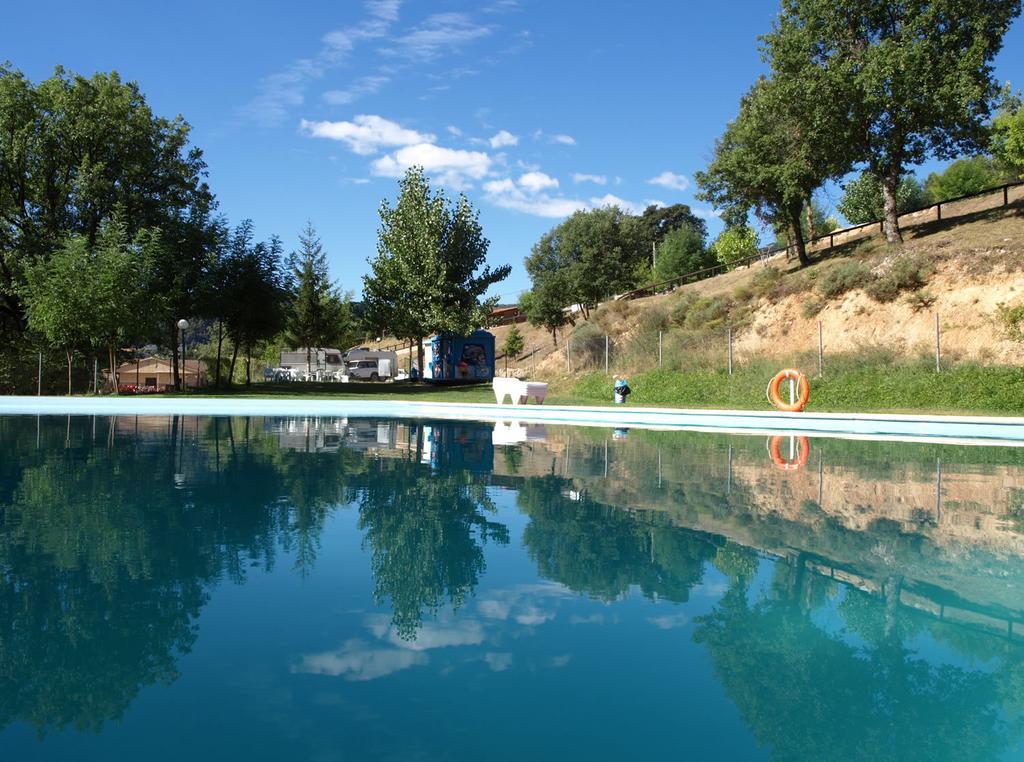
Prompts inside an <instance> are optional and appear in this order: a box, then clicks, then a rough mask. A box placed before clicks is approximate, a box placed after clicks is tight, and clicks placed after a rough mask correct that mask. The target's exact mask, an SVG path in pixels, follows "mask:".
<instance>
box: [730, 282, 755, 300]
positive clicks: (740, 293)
mask: <svg viewBox="0 0 1024 762" xmlns="http://www.w3.org/2000/svg"><path fill="white" fill-rule="evenodd" d="M732 298H733V300H734V301H736V302H749V301H750V300H751V299H753V298H754V292H753V291H752V290H751V289H749V288H747V287H746V286H740V287H739V288H736V289H734V290H733V292H732Z"/></svg>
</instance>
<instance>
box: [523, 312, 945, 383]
mask: <svg viewBox="0 0 1024 762" xmlns="http://www.w3.org/2000/svg"><path fill="white" fill-rule="evenodd" d="M925 322H927V327H925V326H924V323H925ZM943 331H944V328H943V323H942V319H941V316H940V315H939V313H938V312H932V313H928V314H922V315H921V316H920V318H919V319H918V325H917V330H916V331H915V337H916V341H914V342H913V343H908V342H904V343H902V344H899V343H892V342H886V340H885V339H884V338H881V339H875V338H874V337H873V336H872V335H871V334H870V332H869V331H865V332H864V335H863V336H860V337H857V336H853V335H851V333H850V332H849V330H848V329H844V330H842V331H841V332H838V331H835V330H834V329H833V330H831V331H830V330H829V329H826V327H825V324H824V322H823V321H821V320H818V321H814V322H810V323H807V324H805V325H804V326H801V327H800V328H799V329H796V332H790V333H788V334H787V335H786V336H785V339H784V341H775V342H768V343H770V344H771V350H770V351H768V352H766V351H765V350H764V344H765V341H764V340H762V341H760V342H757V343H752V342H751V336H750V332H749V329H747V330H746V331H745V332H744V333H743V334H740V332H739V331H738V330H736V329H735V328H734V327H733V326H729V325H725V326H721V327H718V328H713V329H709V330H703V331H696V332H689V331H666V330H659V331H650V332H644V333H637V334H632V335H625V336H622V335H619V336H616V335H613V334H609V333H605V332H602V331H601V330H600V329H598V328H597V327H596V326H584V327H583V330H577V331H575V332H574V333H573V334H571V335H569V336H568V337H566V338H565V339H564V340H563V341H562V342H561V344H560V347H559V349H558V352H557V356H558V358H559V360H558V361H559V363H560V364H561V367H560V368H558V369H557V370H559V371H564V372H565V373H566V374H580V373H592V372H597V373H604V374H606V375H617V374H623V375H628V374H634V373H641V372H647V371H651V370H656V369H659V368H661V369H666V370H673V371H681V372H691V371H692V372H699V371H712V372H725V373H726V374H727V375H732V374H733V373H735V372H740V371H742V370H743V369H745V368H746V367H749V366H752V365H757V366H760V365H763V364H765V363H771V364H777V365H779V367H780V368H781V367H785V366H786V365H789V366H793V367H798V368H799V369H800V370H801V371H803V372H804V373H806V374H807V375H811V376H816V377H822V376H825V375H827V374H828V373H829V371H830V370H838V367H831V368H830V360H832V361H833V362H836V361H839V360H842V365H843V368H846V367H847V366H849V364H850V362H851V358H854V359H853V360H852V361H853V362H854V364H857V363H863V362H865V361H870V362H878V363H893V362H897V361H899V360H913V361H916V362H920V363H925V362H926V363H927V364H928V365H929V366H930V367H934V371H935V372H936V373H939V372H941V371H943V370H947V369H950V368H951V367H952V366H953V365H954V364H955V363H956V362H958V361H959V360H960V359H961V354H960V353H959V352H948V351H947V350H946V349H945V347H944V345H943V340H944V337H943ZM858 338H860V339H861V341H859V342H858V341H857V339H858ZM517 366H518V369H519V371H520V372H523V371H527V372H528V371H529V370H530V368H529V366H528V365H524V364H523V363H522V362H519V363H517ZM547 368H548V369H549V370H552V367H551V365H550V364H549V365H548V366H547Z"/></svg>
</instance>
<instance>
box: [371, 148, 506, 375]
mask: <svg viewBox="0 0 1024 762" xmlns="http://www.w3.org/2000/svg"><path fill="white" fill-rule="evenodd" d="M478 217H479V213H478V212H477V211H475V210H474V209H473V207H472V206H471V205H470V203H469V201H468V200H467V199H466V197H465V196H462V195H460V196H459V198H458V201H456V202H455V204H454V206H452V205H451V204H449V202H448V199H447V198H446V197H445V195H444V193H442V192H441V191H431V189H430V182H429V181H428V180H427V177H426V175H425V174H424V172H423V168H422V167H412V168H410V169H409V170H408V171H407V172H406V173H405V176H404V177H403V178H402V179H401V180H400V181H399V194H398V201H397V203H396V204H395V205H394V206H391V204H390V203H389V202H388V201H387V200H385V201H383V202H382V203H381V206H380V222H381V225H380V230H379V232H378V238H377V256H376V257H375V258H374V259H371V260H370V268H371V273H370V274H368V275H365V276H363V296H364V299H365V302H366V310H367V319H368V322H369V323H370V325H372V326H373V327H374V328H375V329H376V330H377V331H378V332H379V333H382V334H390V335H393V336H395V337H397V338H401V339H409V340H412V341H415V342H416V343H417V346H418V353H417V359H418V363H419V369H420V372H421V373H422V372H423V370H424V368H423V340H424V339H425V338H426V337H427V336H429V335H430V334H432V333H442V332H443V333H453V334H458V335H462V336H465V335H468V334H469V333H470V332H472V331H473V329H475V328H479V327H480V326H483V325H486V324H487V321H488V319H489V316H490V312H491V310H492V309H493V308H494V305H495V304H496V303H497V297H494V298H491V299H482V297H483V295H484V294H485V293H486V292H487V289H488V288H489V287H490V286H491V285H492V284H494V283H498V282H500V281H502V280H504V279H505V278H507V277H508V274H509V272H511V269H512V268H511V267H509V266H508V265H502V266H501V267H497V268H495V269H493V270H492V269H491V268H490V267H488V266H487V265H486V260H487V247H488V245H489V241H488V240H487V239H486V238H485V237H484V235H483V230H482V228H481V227H480V222H479V219H478ZM481 267H482V268H483V269H482V270H481V269H480V268H481ZM478 270H479V271H480V272H479V273H478V272H477V271H478Z"/></svg>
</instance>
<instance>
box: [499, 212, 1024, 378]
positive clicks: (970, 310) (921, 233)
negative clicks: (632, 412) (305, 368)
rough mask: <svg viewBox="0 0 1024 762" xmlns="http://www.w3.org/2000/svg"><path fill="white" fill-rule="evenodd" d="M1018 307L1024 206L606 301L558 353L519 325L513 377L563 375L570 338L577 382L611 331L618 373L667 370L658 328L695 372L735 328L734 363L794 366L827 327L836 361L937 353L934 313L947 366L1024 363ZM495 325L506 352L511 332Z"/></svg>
mask: <svg viewBox="0 0 1024 762" xmlns="http://www.w3.org/2000/svg"><path fill="white" fill-rule="evenodd" d="M865 287H866V288H867V290H865ZM869 292H870V293H871V294H873V296H871V295H869ZM1020 302H1024V205H1021V204H1019V203H1018V204H1016V205H1012V206H1010V207H1008V208H1004V209H997V210H993V211H982V212H977V213H975V214H972V215H968V216H964V217H959V218H957V219H955V220H947V221H942V222H925V223H922V224H919V225H918V226H916V227H912V228H909V229H908V230H907V232H906V243H905V244H904V246H903V248H902V249H901V250H898V251H894V250H890V249H889V247H888V246H887V245H886V243H885V241H884V239H883V238H882V237H881V236H880V235H878V234H875V235H873V236H870V237H867V238H863V239H860V240H857V241H851V242H849V243H847V244H844V245H842V246H837V247H836V248H835V249H833V250H831V251H830V252H829V253H827V254H818V258H816V259H815V261H814V263H813V264H812V265H811V266H810V267H807V268H804V269H799V268H798V267H797V263H796V262H795V261H787V260H786V258H785V256H784V255H778V256H775V257H774V258H772V259H771V260H769V261H767V262H765V263H763V264H755V265H752V266H751V267H747V268H740V269H738V270H734V271H732V272H729V273H725V274H723V275H720V276H717V277H714V278H709V279H707V280H704V281H699V282H697V283H692V284H689V285H686V286H682V287H680V288H678V289H676V290H674V291H672V292H671V293H668V294H661V295H658V296H652V297H647V298H644V299H638V300H635V301H630V302H611V303H606V304H604V305H602V306H601V307H600V308H599V309H597V310H595V311H594V312H593V314H592V317H591V320H590V321H589V323H577V325H576V326H575V327H571V328H569V329H567V330H564V331H560V332H559V335H558V346H557V347H556V346H555V345H554V344H553V342H552V338H551V334H550V333H548V332H546V331H544V330H542V329H537V328H533V327H531V326H530V325H529V324H525V323H524V324H520V325H519V329H520V331H522V332H523V333H524V335H525V337H526V346H527V349H528V352H529V355H528V357H527V358H524V359H523V360H521V361H520V362H517V363H514V365H513V366H510V371H513V370H514V371H515V372H516V373H518V374H520V375H535V376H539V377H545V378H549V379H554V378H558V377H563V376H565V375H566V358H565V341H566V339H567V338H568V337H570V336H572V337H573V339H572V341H573V348H574V352H573V354H574V357H573V360H574V362H573V371H574V374H573V375H575V372H577V371H580V370H585V369H587V365H588V357H589V369H591V370H593V369H595V368H597V367H599V366H600V367H601V368H603V335H604V334H605V333H607V334H609V335H610V337H611V343H612V346H613V349H612V361H611V363H610V364H611V368H610V369H611V370H612V371H613V372H630V373H635V372H637V371H641V370H646V369H650V368H651V367H653V365H656V364H657V334H658V331H661V332H662V334H663V344H664V348H665V350H664V351H665V353H666V357H665V362H666V366H667V367H671V366H673V365H677V364H680V363H684V364H685V365H687V366H688V367H693V364H694V363H699V362H700V360H701V359H702V358H704V357H705V355H706V356H707V360H708V361H709V362H714V363H719V364H721V363H723V362H724V354H725V350H724V341H725V339H724V335H725V331H726V328H727V326H730V325H731V326H732V330H733V351H734V360H735V362H737V363H742V362H744V361H745V360H747V359H764V358H777V359H778V360H779V361H780V362H782V363H785V362H786V361H793V360H795V359H796V358H803V359H806V356H807V355H810V354H815V355H816V353H817V346H818V321H819V320H820V321H821V326H822V334H823V338H824V345H825V346H824V349H825V355H826V358H827V357H828V356H830V355H833V356H834V355H836V354H853V353H857V352H862V351H866V350H873V349H879V348H882V349H885V350H887V351H889V352H895V353H898V354H906V355H920V354H929V353H931V352H933V351H934V340H935V313H936V312H937V313H938V315H939V323H940V331H941V343H942V354H943V361H944V362H945V361H949V362H956V361H960V360H972V361H978V362H981V363H989V364H1019V363H1020V361H1021V359H1022V352H1024V347H1021V346H1020V345H1018V344H1015V343H1014V342H1012V341H1010V340H1008V339H1006V338H1005V336H1004V335H1003V333H1002V330H1001V327H1000V325H999V324H998V320H997V318H996V310H997V305H999V304H1000V303H1006V304H1011V305H1012V304H1017V303H1020ZM492 330H493V332H494V333H495V334H496V336H497V339H498V345H499V346H500V345H501V344H502V342H503V341H504V339H505V336H506V335H507V333H508V330H509V328H508V327H507V326H503V327H498V328H494V329H492ZM588 347H589V349H588ZM616 348H617V349H616ZM673 353H676V354H673ZM682 355H685V357H682ZM500 366H501V363H500V362H499V367H500Z"/></svg>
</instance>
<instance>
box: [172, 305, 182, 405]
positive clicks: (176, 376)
mask: <svg viewBox="0 0 1024 762" xmlns="http://www.w3.org/2000/svg"><path fill="white" fill-rule="evenodd" d="M171 374H172V375H171V381H172V382H173V383H174V389H175V391H179V392H180V391H181V374H180V373H179V372H178V323H177V321H175V320H172V321H171Z"/></svg>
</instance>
